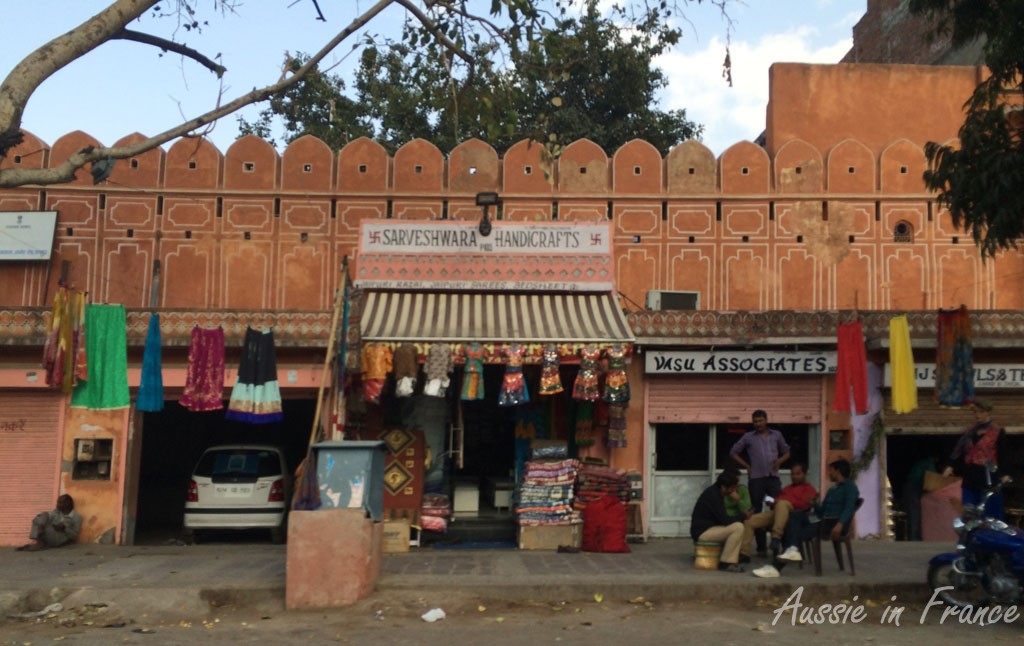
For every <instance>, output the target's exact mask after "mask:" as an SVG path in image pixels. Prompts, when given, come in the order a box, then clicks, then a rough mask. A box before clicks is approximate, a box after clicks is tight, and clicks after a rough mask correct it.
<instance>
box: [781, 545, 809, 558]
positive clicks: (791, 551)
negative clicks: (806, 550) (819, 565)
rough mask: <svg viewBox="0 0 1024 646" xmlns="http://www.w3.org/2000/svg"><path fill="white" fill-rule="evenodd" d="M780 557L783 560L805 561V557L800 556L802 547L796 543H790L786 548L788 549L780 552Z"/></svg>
mask: <svg viewBox="0 0 1024 646" xmlns="http://www.w3.org/2000/svg"><path fill="white" fill-rule="evenodd" d="M779 558H780V559H782V560H783V561H803V560H804V557H802V556H800V548H798V547H797V546H796V545H790V546H789V547H787V548H786V551H785V552H783V553H782V554H779Z"/></svg>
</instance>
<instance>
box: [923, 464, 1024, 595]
mask: <svg viewBox="0 0 1024 646" xmlns="http://www.w3.org/2000/svg"><path fill="white" fill-rule="evenodd" d="M993 470H994V469H992V468H990V469H989V470H988V471H987V472H986V474H985V475H986V483H987V485H988V487H987V488H986V491H985V495H984V496H983V497H982V499H981V502H980V503H979V504H977V505H964V510H963V515H962V516H961V517H960V518H957V519H956V520H954V521H953V529H955V530H956V533H957V537H958V538H957V545H956V552H955V553H946V554H939V555H937V556H934V557H932V559H931V560H930V561H929V562H928V585H929V586H931V587H932V589H933V590H935V589H938V588H942V587H950V588H951V589H947V590H943V591H942V592H940V593H939V599H941V600H942V601H943V602H945V603H947V604H949V605H951V606H956V607H958V608H963V607H965V606H968V605H970V606H973V607H978V606H984V605H988V604H1016V603H1018V602H1020V601H1021V600H1022V599H1024V587H1022V583H1024V531H1021V530H1020V529H1018V528H1017V527H1011V526H1010V525H1007V524H1006V523H1004V522H1003V521H1001V520H997V519H994V518H987V517H986V516H985V503H986V502H988V500H989V498H991V497H992V496H994V495H995V494H997V493H998V492H999V491H1000V490H1001V489H1002V488H1003V486H1004V485H1005V484H1008V483H1009V482H1010V480H1009V478H1006V479H1004V480H1003V481H1001V482H997V483H995V484H992V471H993Z"/></svg>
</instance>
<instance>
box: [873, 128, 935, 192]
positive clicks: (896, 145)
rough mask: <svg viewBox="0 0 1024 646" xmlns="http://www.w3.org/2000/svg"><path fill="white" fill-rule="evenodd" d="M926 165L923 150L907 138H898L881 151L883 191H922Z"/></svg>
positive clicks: (880, 173)
mask: <svg viewBox="0 0 1024 646" xmlns="http://www.w3.org/2000/svg"><path fill="white" fill-rule="evenodd" d="M926 167H927V164H926V161H925V156H924V150H922V149H921V147H920V146H918V145H917V144H915V143H914V142H912V141H909V140H907V139H898V140H896V141H894V142H892V143H891V144H889V145H888V146H886V148H885V150H883V151H882V157H881V160H880V164H879V177H880V180H881V181H880V184H879V185H880V187H881V189H882V192H883V193H924V192H925V190H926V189H925V186H924V179H923V178H922V176H923V175H924V171H925V168H926Z"/></svg>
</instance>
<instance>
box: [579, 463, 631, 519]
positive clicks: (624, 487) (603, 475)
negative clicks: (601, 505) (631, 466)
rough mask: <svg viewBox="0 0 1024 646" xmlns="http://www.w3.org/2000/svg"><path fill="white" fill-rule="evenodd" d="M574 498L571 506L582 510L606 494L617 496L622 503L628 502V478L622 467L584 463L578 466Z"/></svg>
mask: <svg viewBox="0 0 1024 646" xmlns="http://www.w3.org/2000/svg"><path fill="white" fill-rule="evenodd" d="M578 482H579V484H578V486H577V489H576V498H575V500H574V502H573V506H574V507H576V509H579V510H583V509H585V508H586V506H587V505H588V504H590V503H592V502H594V501H597V500H600V499H601V498H603V497H604V496H605V495H607V494H611V495H613V496H615V497H616V498H618V499H619V500H620V501H621V502H622V503H623V504H628V503H629V490H630V487H629V478H627V477H626V472H625V471H624V470H622V469H614V468H612V467H609V466H605V465H602V464H589V463H587V464H584V465H582V466H581V467H580V470H579V477H578Z"/></svg>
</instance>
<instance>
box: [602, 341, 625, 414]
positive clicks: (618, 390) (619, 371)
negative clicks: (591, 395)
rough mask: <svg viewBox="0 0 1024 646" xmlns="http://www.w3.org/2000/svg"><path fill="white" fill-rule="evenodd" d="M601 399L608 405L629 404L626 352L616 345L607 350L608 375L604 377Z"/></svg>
mask: <svg viewBox="0 0 1024 646" xmlns="http://www.w3.org/2000/svg"><path fill="white" fill-rule="evenodd" d="M602 399H604V401H606V402H608V403H609V404H626V403H629V377H627V376H626V351H625V350H623V349H622V346H620V345H616V346H613V347H612V348H611V349H609V350H608V374H606V375H605V377H604V395H602Z"/></svg>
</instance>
